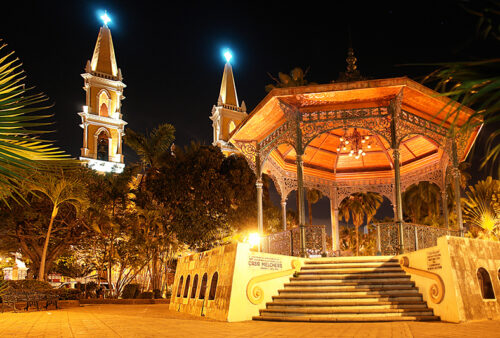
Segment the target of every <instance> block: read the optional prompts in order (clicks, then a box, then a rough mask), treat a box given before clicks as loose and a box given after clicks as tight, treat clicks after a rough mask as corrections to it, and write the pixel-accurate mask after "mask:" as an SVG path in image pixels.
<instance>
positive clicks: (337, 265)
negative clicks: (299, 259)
mask: <svg viewBox="0 0 500 338" xmlns="http://www.w3.org/2000/svg"><path fill="white" fill-rule="evenodd" d="M385 267H388V268H389V267H401V265H399V262H360V263H335V264H331V263H323V264H306V265H304V266H302V269H303V270H309V269H346V268H347V269H349V268H385Z"/></svg>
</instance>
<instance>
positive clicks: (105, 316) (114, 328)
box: [0, 304, 500, 338]
mask: <svg viewBox="0 0 500 338" xmlns="http://www.w3.org/2000/svg"><path fill="white" fill-rule="evenodd" d="M0 337H2V338H4V337H5V338H7V337H134V338H139V337H190V338H198V337H363V338H368V337H455V338H457V337H476V338H481V337H488V338H490V337H500V320H496V321H492V320H490V321H478V322H471V323H464V324H450V323H439V322H392V323H280V322H252V321H247V322H240V323H225V322H218V321H214V320H210V319H207V318H200V317H194V316H190V315H186V314H182V313H178V312H175V311H170V310H169V309H168V305H163V304H155V305H85V306H81V307H75V308H66V309H60V310H52V311H50V310H49V311H30V312H28V313H27V312H19V313H13V312H6V313H3V314H2V313H0Z"/></svg>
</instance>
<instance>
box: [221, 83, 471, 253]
mask: <svg viewBox="0 0 500 338" xmlns="http://www.w3.org/2000/svg"><path fill="white" fill-rule="evenodd" d="M472 113H473V111H472V110H471V109H469V108H467V107H464V106H460V104H458V103H457V102H455V101H452V100H450V99H448V98H447V97H444V96H442V95H440V94H439V93H437V92H435V91H433V90H431V89H429V88H427V87H425V86H423V85H421V84H419V83H417V82H415V81H413V80H411V79H409V78H407V77H400V78H390V79H377V80H358V81H347V82H340V83H331V84H325V85H310V86H304V87H293V88H276V89H273V90H272V91H271V92H270V93H269V94H268V95H267V96H266V97H265V98H264V99H263V100H262V101H261V102H260V103H259V105H258V106H257V107H256V108H255V109H254V110H253V111H252V112H251V113H250V114H249V115H248V117H247V118H246V119H245V120H244V121H243V122H242V123H241V124H240V125H239V126H238V128H237V129H236V130H235V131H234V132H233V133H232V134H231V136H230V142H231V143H232V144H233V145H234V146H235V147H236V148H237V149H238V150H239V151H240V152H241V153H242V154H243V155H244V156H245V158H246V160H247V161H248V163H249V165H250V167H251V168H252V169H253V170H254V172H255V174H256V176H257V202H258V229H259V232H260V233H261V234H262V232H263V213H262V192H263V191H262V174H263V173H266V174H268V175H269V176H270V177H271V178H272V179H273V181H274V184H275V186H276V188H277V190H278V192H279V194H280V195H281V205H282V213H283V215H282V218H283V227H284V229H286V201H287V196H288V195H289V193H290V192H291V191H292V190H297V197H298V208H299V210H298V215H299V225H300V254H301V255H302V256H304V255H305V253H306V244H305V203H304V202H305V201H304V197H305V196H304V188H314V189H318V190H320V191H321V192H322V193H323V195H325V196H327V197H328V198H329V199H330V206H331V218H332V247H333V248H334V249H335V250H338V248H339V227H338V218H339V205H340V203H341V202H342V200H343V199H344V198H345V197H347V196H349V195H350V194H353V193H356V192H367V191H371V192H376V193H379V194H381V195H383V196H385V197H387V198H388V199H389V200H390V201H391V203H392V205H393V208H394V220H395V223H396V225H397V228H398V229H399V230H398V232H399V234H398V237H399V251H400V252H401V253H402V252H403V251H404V249H405V243H404V241H403V210H402V201H401V195H402V192H403V191H405V189H406V188H407V187H409V186H410V185H412V184H415V183H418V182H420V181H429V182H432V183H435V184H436V185H437V186H438V187H439V188H440V189H441V191H442V200H443V205H444V206H446V199H447V196H446V183H447V182H446V179H447V177H448V175H446V173H447V171H449V172H450V173H451V175H450V177H452V182H451V183H452V184H453V187H454V191H455V194H454V195H455V198H456V211H455V212H456V216H457V223H458V225H459V229H460V231H462V230H463V222H462V215H461V207H460V177H459V176H460V171H459V169H458V165H459V163H460V162H461V161H464V160H465V159H466V157H467V155H468V153H469V151H470V149H471V147H472V145H473V143H474V141H475V139H476V137H477V134H478V132H479V129H480V127H477V128H475V129H470V130H468V131H464V130H459V128H460V127H462V126H463V125H464V124H465V123H466V122H467V120H468V119H469V118H470V116H471V114H472ZM443 213H444V219H445V222H446V224H448V211H447V208H446V207H444V208H443Z"/></svg>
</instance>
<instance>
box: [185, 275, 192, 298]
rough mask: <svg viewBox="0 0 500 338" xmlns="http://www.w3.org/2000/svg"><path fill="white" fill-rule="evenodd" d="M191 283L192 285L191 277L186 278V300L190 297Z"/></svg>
mask: <svg viewBox="0 0 500 338" xmlns="http://www.w3.org/2000/svg"><path fill="white" fill-rule="evenodd" d="M190 283H191V275H188V276H187V278H186V286H185V287H184V298H187V297H188V293H189V286H190V285H189V284H190Z"/></svg>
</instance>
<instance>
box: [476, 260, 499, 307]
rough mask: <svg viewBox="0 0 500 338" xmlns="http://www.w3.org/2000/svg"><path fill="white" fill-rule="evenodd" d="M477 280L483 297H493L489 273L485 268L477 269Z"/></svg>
mask: <svg viewBox="0 0 500 338" xmlns="http://www.w3.org/2000/svg"><path fill="white" fill-rule="evenodd" d="M477 281H478V282H479V289H480V290H481V296H482V297H483V299H495V292H494V291H493V285H492V284H491V278H490V274H489V273H488V271H487V270H486V269H485V268H482V267H481V268H479V269H478V270H477Z"/></svg>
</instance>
